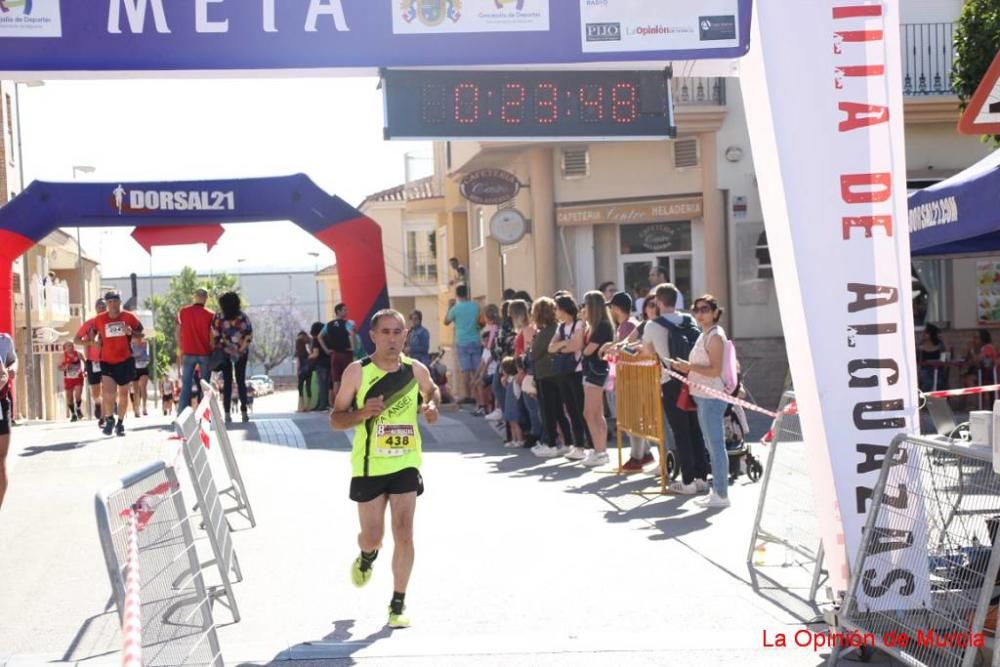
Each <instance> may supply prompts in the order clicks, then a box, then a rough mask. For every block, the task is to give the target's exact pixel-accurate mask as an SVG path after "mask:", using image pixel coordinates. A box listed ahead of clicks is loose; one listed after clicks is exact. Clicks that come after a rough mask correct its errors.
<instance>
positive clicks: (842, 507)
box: [741, 0, 931, 611]
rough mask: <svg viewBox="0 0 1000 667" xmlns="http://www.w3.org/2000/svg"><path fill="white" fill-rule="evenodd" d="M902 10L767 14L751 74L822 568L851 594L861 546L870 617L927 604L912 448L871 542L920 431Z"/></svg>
mask: <svg viewBox="0 0 1000 667" xmlns="http://www.w3.org/2000/svg"><path fill="white" fill-rule="evenodd" d="M900 4H901V0H883V1H882V2H877V3H873V2H867V1H866V0H817V1H816V2H811V3H800V4H797V5H796V11H794V12H790V11H788V9H787V7H785V6H784V5H783V3H759V4H757V5H756V6H755V11H756V12H758V18H759V23H758V25H759V26H760V34H759V35H754V39H759V40H760V41H758V42H757V45H758V47H757V49H756V50H754V51H751V54H750V55H749V56H748V57H747V59H746V60H745V61H744V62H743V63H741V75H742V76H745V77H748V78H747V81H746V83H747V85H744V87H743V90H744V103H745V105H746V109H747V119H748V125H749V129H750V137H751V141H752V142H753V145H754V157H755V160H758V161H759V164H756V167H757V170H758V172H759V173H764V174H768V177H767V178H762V179H761V181H760V195H761V202H762V205H763V213H764V220H765V221H766V225H767V240H768V243H769V248H770V251H771V254H772V257H773V264H772V266H773V271H774V275H775V287H776V288H777V292H778V296H779V299H780V302H781V311H782V324H783V328H784V330H785V336H786V338H788V339H790V340H795V341H797V344H796V345H794V346H792V347H790V348H789V360H790V362H791V366H792V377H793V380H794V382H795V392H796V401H797V405H798V409H799V413H800V415H801V419H802V426H803V438H804V441H805V442H806V443H807V444H808V451H809V452H810V454H809V458H808V466H809V472H810V477H811V480H812V485H813V488H814V489H815V495H816V504H817V519H818V522H819V524H820V531H821V534H822V538H823V544H824V547H825V554H826V558H827V561H826V566H827V568H828V570H829V572H830V577H831V585H832V586H833V587H834V588H835V589H837V590H840V591H843V590H846V587H847V581H848V576H849V570H848V561H849V559H854V558H856V557H857V555H858V553H859V549H860V548H861V547H862V546H864V552H865V553H866V554H867V558H866V559H865V561H864V567H863V568H862V569H860V571H859V572H858V577H857V597H856V602H857V606H858V608H859V609H862V610H868V611H884V610H906V609H918V608H927V607H928V606H929V605H930V604H931V599H930V597H931V596H930V572H929V561H928V555H929V554H928V541H927V540H928V534H927V523H926V522H927V516H926V510H925V507H924V500H923V499H924V497H925V496H924V490H922V485H923V484H926V482H925V481H924V480H922V479H921V478H920V477H919V472H918V471H917V470H915V469H914V468H913V467H911V466H907V465H903V464H905V463H906V461H907V458H908V456H909V455H910V454H911V453H913V452H910V451H908V450H907V449H906V448H905V446H904V448H902V449H901V450H900V451H899V453H898V454H897V456H896V457H895V458H894V459H893V460H892V461H890V462H889V464H890V467H889V471H888V476H887V478H886V485H885V488H884V492H883V496H882V503H883V507H891V508H892V510H891V512H890V513H884V512H883V513H880V514H879V515H878V516H877V517H876V520H875V522H874V524H873V526H872V528H871V531H870V532H869V533H868V534H866V535H865V536H864V537H863V536H862V530H863V528H864V526H865V523H866V519H867V516H868V513H869V510H870V509H871V507H872V502H873V498H874V493H875V486H876V483H877V482H878V479H879V475H880V471H881V469H882V467H883V464H884V463H885V462H886V456H887V453H888V449H889V445H890V443H891V442H892V440H893V438H894V437H895V436H896V435H898V434H900V433H903V432H914V430H915V429H916V426H917V424H916V418H917V372H916V361H915V360H916V350H915V338H914V324H913V307H912V301H911V291H912V288H911V275H910V252H909V251H910V247H909V234H908V233H907V226H906V224H904V221H905V220H906V219H907V205H906V156H905V140H904V131H903V122H904V121H903V91H902V86H901V84H900V82H901V81H902V62H901V51H900V23H899V16H900V13H899V12H900ZM838 71H839V72H840V73H841V74H842V76H839V77H838V76H837V75H836V73H837V72H838ZM790 91H794V92H790ZM803 99H808V100H809V105H808V109H807V110H806V111H803V107H802V103H801V101H802V100H803ZM804 136H805V137H809V141H807V142H803V141H802V140H801V137H804ZM816 155H823V156H824V159H823V160H815V159H814V158H815V156H816ZM927 492H928V493H929V490H927ZM863 542H864V543H863Z"/></svg>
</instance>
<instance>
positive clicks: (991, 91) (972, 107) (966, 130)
mask: <svg viewBox="0 0 1000 667" xmlns="http://www.w3.org/2000/svg"><path fill="white" fill-rule="evenodd" d="M958 131H959V132H961V133H962V134H1000V53H997V57H996V58H994V59H993V64H992V65H990V68H989V69H988V70H986V74H985V75H984V76H983V80H982V81H981V82H980V83H979V88H977V89H976V93H975V95H973V96H972V99H971V100H969V105H968V106H967V107H966V108H965V113H963V114H962V119H961V120H960V121H958Z"/></svg>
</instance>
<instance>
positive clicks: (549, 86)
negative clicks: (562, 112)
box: [535, 81, 559, 125]
mask: <svg viewBox="0 0 1000 667" xmlns="http://www.w3.org/2000/svg"><path fill="white" fill-rule="evenodd" d="M535 120H536V121H538V122H539V123H541V124H542V125H551V124H553V123H555V122H557V121H558V120H559V87H558V86H556V84H554V83H552V82H551V81H543V82H541V83H539V84H538V85H537V86H535Z"/></svg>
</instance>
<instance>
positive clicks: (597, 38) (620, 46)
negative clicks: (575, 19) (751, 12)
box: [580, 0, 741, 53]
mask: <svg viewBox="0 0 1000 667" xmlns="http://www.w3.org/2000/svg"><path fill="white" fill-rule="evenodd" d="M740 7H741V4H740V2H739V1H738V0H702V1H701V2H688V3H681V2H671V3H664V2H648V0H614V2H608V1H596V0H580V18H581V21H582V24H581V26H580V29H581V37H582V46H583V51H584V53H626V52H629V51H657V50H665V49H706V48H717V47H724V46H729V45H730V44H733V43H736V42H738V41H739V29H738V27H737V26H738V24H739V23H740V18H741V14H740V11H741V9H740ZM706 42H709V44H706ZM711 42H718V44H714V43H711Z"/></svg>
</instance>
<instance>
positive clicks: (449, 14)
mask: <svg viewBox="0 0 1000 667" xmlns="http://www.w3.org/2000/svg"><path fill="white" fill-rule="evenodd" d="M399 8H400V10H401V11H402V12H403V20H404V21H406V22H407V23H412V22H413V21H414V20H415V19H417V20H419V21H420V22H421V23H423V24H424V25H426V26H428V27H432V28H433V27H434V26H438V25H441V24H442V23H444V22H445V20H446V19H447V20H449V21H451V22H452V23H458V20H459V19H460V18H461V17H462V0H402V2H401V3H400V5H399Z"/></svg>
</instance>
